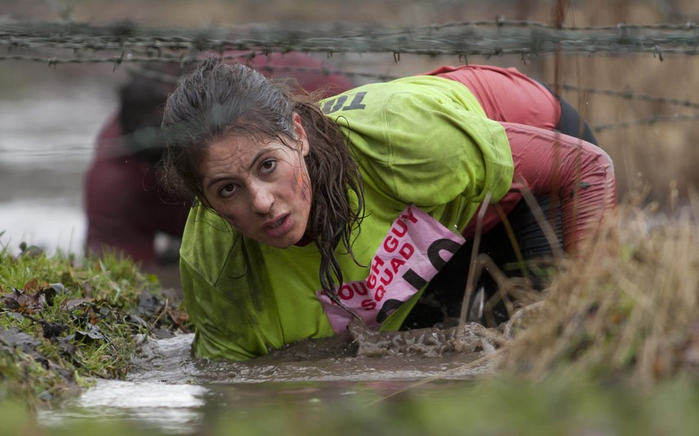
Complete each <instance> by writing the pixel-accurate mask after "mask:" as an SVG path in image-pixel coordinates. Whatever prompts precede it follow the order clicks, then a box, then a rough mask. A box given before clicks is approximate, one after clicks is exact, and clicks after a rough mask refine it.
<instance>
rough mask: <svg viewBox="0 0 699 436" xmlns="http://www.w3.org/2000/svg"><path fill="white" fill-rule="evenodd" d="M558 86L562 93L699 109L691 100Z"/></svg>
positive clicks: (568, 85)
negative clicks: (603, 96) (604, 96)
mask: <svg viewBox="0 0 699 436" xmlns="http://www.w3.org/2000/svg"><path fill="white" fill-rule="evenodd" d="M548 86H549V87H551V88H552V89H553V87H554V85H553V84H549V85H548ZM558 86H560V87H561V89H562V90H564V91H570V92H582V93H588V94H597V95H606V96H609V97H619V98H623V99H624V100H638V101H646V102H649V103H661V104H668V105H674V106H684V107H689V108H693V109H699V103H697V102H693V101H691V100H680V99H677V98H667V97H658V96H654V95H647V94H636V93H633V92H631V91H614V90H610V89H598V88H584V87H583V88H581V87H579V86H575V85H570V84H567V83H561V84H559V85H558Z"/></svg>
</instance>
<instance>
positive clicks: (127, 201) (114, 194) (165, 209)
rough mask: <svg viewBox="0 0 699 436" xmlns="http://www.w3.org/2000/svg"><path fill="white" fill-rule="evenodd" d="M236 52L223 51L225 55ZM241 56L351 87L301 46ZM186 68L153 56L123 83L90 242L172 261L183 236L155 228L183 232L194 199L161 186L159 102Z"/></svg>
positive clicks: (326, 89) (96, 164)
mask: <svg viewBox="0 0 699 436" xmlns="http://www.w3.org/2000/svg"><path fill="white" fill-rule="evenodd" d="M231 54H232V52H227V53H225V55H226V56H229V55H231ZM235 54H238V55H241V57H240V58H239V59H238V60H239V61H241V62H245V63H247V64H248V65H249V66H251V67H253V68H255V69H257V70H259V71H260V72H262V74H264V75H265V76H268V77H274V78H282V77H287V78H292V79H295V80H296V81H297V82H298V85H299V86H300V87H302V88H303V89H304V90H306V91H309V92H315V91H317V92H320V93H321V95H323V96H330V95H334V94H336V93H340V92H343V91H346V90H348V89H350V88H352V87H353V86H354V85H355V84H354V82H353V81H352V80H350V79H349V78H348V77H346V76H343V75H341V74H337V73H328V72H327V70H328V68H327V66H326V65H325V63H324V62H323V61H322V60H319V59H318V58H316V57H313V56H311V55H308V54H303V53H286V54H279V53H273V54H270V55H268V56H264V55H259V54H258V55H256V56H254V57H248V54H247V53H235ZM183 72H184V71H183V70H182V68H180V66H179V65H177V64H167V63H160V64H155V63H154V64H152V65H148V66H147V68H146V69H145V70H143V71H141V72H140V73H137V74H135V75H134V77H133V78H132V79H131V80H130V81H129V82H128V83H126V84H125V85H124V86H123V87H122V88H121V89H120V90H119V102H120V106H119V108H118V110H117V112H116V113H115V114H114V115H112V116H111V117H110V118H109V119H108V120H107V122H106V123H105V125H104V127H103V128H102V130H101V131H100V133H99V135H98V138H97V148H96V151H95V157H94V160H93V161H92V163H91V165H90V168H89V169H88V172H87V175H86V177H85V182H84V196H85V208H86V213H87V240H86V249H87V250H88V251H89V252H91V253H94V254H97V255H101V254H102V253H103V252H105V250H111V251H114V252H116V253H120V254H122V255H126V256H128V257H130V258H132V259H133V260H136V261H139V262H141V263H142V264H143V265H144V266H157V265H163V264H172V263H174V262H175V261H176V260H177V249H178V248H179V247H178V244H177V243H175V244H173V245H172V246H170V249H168V245H167V244H165V245H164V247H156V245H157V244H155V241H156V236H158V235H159V234H162V235H168V236H170V237H173V238H174V239H168V238H162V240H164V241H168V240H172V241H175V242H177V240H178V238H179V237H181V235H182V232H183V229H184V224H185V221H186V219H187V213H188V210H189V207H190V203H191V200H190V199H186V198H176V197H174V196H172V195H171V194H169V193H168V192H167V191H166V190H164V189H161V188H160V186H159V184H158V181H157V175H156V170H155V165H156V163H157V162H158V161H159V160H160V158H161V155H162V152H163V144H162V142H161V137H160V123H161V120H162V109H163V106H164V104H165V101H166V99H167V96H168V94H170V93H171V92H172V91H173V90H174V89H175V87H176V85H177V83H178V80H177V78H178V77H179V75H180V74H182V73H183Z"/></svg>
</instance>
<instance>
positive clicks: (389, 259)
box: [316, 205, 464, 334]
mask: <svg viewBox="0 0 699 436" xmlns="http://www.w3.org/2000/svg"><path fill="white" fill-rule="evenodd" d="M463 243H464V238H463V237H461V236H460V235H457V234H455V233H453V232H451V231H449V230H448V229H447V228H446V227H444V226H443V225H442V224H441V223H440V222H439V221H437V220H435V219H434V218H432V217H431V216H429V215H428V214H426V213H425V212H423V211H422V210H420V209H419V208H418V207H416V206H413V205H411V206H408V207H407V208H406V209H405V210H404V211H403V212H401V214H400V216H399V217H398V218H397V219H396V220H395V221H394V222H393V224H392V225H391V229H390V230H389V231H388V234H386V236H385V237H384V239H383V241H382V243H381V245H380V246H379V249H378V250H377V251H376V254H375V255H374V257H373V259H372V260H371V267H370V273H369V276H368V277H367V278H366V280H360V281H356V282H349V283H344V284H343V285H342V286H340V288H339V289H338V296H339V297H340V299H341V300H342V302H343V303H344V305H345V307H347V308H348V309H349V310H351V311H352V312H353V313H355V314H357V315H358V316H359V317H360V318H361V319H362V320H363V321H364V322H365V323H366V325H367V326H368V327H369V328H372V329H376V328H378V327H379V326H380V325H381V323H383V321H384V320H385V319H386V318H387V317H388V316H389V315H390V314H391V313H392V312H393V311H394V310H396V309H397V308H398V307H400V306H401V305H402V304H403V303H404V302H406V301H407V300H408V299H409V298H410V297H412V296H413V295H415V293H416V292H417V291H419V290H420V289H422V288H423V287H424V286H425V285H426V284H427V283H428V282H429V281H430V280H432V278H433V277H434V276H435V275H436V274H437V272H439V270H441V269H442V267H443V266H444V264H446V263H447V262H448V261H449V259H451V258H452V256H453V255H454V253H455V252H456V250H457V249H458V248H459V247H460V246H461V245H462V244H463ZM316 295H317V297H318V299H319V300H320V302H321V303H322V305H323V309H324V311H325V314H326V315H327V317H328V319H329V320H330V324H332V326H333V329H334V330H335V333H336V334H343V333H346V332H347V326H348V325H349V322H350V321H351V319H352V315H350V314H349V313H347V312H346V311H345V310H344V309H342V308H341V307H339V306H338V305H337V304H335V303H334V302H333V301H332V300H330V299H329V298H328V297H327V296H326V295H325V294H324V293H323V291H317V292H316Z"/></svg>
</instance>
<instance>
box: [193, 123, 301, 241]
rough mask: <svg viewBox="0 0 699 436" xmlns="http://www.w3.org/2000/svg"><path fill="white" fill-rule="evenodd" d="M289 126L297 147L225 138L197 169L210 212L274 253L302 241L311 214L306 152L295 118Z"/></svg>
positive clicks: (215, 144) (210, 148) (242, 137)
mask: <svg viewBox="0 0 699 436" xmlns="http://www.w3.org/2000/svg"><path fill="white" fill-rule="evenodd" d="M293 122H294V132H295V134H296V139H297V142H298V145H294V146H293V147H289V145H287V144H284V143H283V142H281V141H279V140H278V139H273V140H264V141H258V140H255V139H252V138H250V137H246V136H233V137H228V138H226V139H223V140H221V141H218V142H215V143H213V144H212V145H211V146H210V147H209V148H208V149H207V151H206V153H205V155H204V159H203V160H202V163H201V166H200V167H199V170H200V171H201V174H202V176H203V181H202V191H203V193H204V195H205V197H206V201H207V203H208V204H209V206H211V207H212V208H213V209H214V210H216V212H218V213H219V214H220V215H221V216H222V217H223V218H225V219H226V221H228V222H229V223H230V224H231V225H233V227H235V228H236V229H237V230H238V231H239V232H241V233H242V234H244V235H246V236H248V237H250V238H252V239H255V240H256V241H259V242H262V243H265V244H268V245H271V246H273V247H277V248H287V247H289V246H291V245H293V244H295V243H297V242H299V240H301V238H302V237H303V236H304V233H305V232H306V228H307V226H308V217H309V215H310V211H311V185H310V180H309V177H308V171H307V169H306V164H305V162H304V160H303V157H304V156H307V155H308V152H309V150H310V146H309V144H308V138H307V136H306V132H305V130H304V129H303V126H302V125H301V119H300V117H299V115H298V114H296V113H295V114H294V118H293Z"/></svg>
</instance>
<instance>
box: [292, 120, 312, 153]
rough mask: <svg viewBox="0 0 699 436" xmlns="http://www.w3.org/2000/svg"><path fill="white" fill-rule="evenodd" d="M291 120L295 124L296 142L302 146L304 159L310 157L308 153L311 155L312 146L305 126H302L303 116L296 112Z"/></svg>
mask: <svg viewBox="0 0 699 436" xmlns="http://www.w3.org/2000/svg"><path fill="white" fill-rule="evenodd" d="M291 119H292V121H293V122H294V134H295V135H296V140H297V141H298V143H299V144H300V145H301V150H300V151H301V154H302V155H303V157H306V156H308V153H310V151H311V144H309V142H308V135H307V134H306V129H304V128H303V124H301V115H299V114H298V113H297V112H294V113H293V115H292V116H291Z"/></svg>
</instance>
